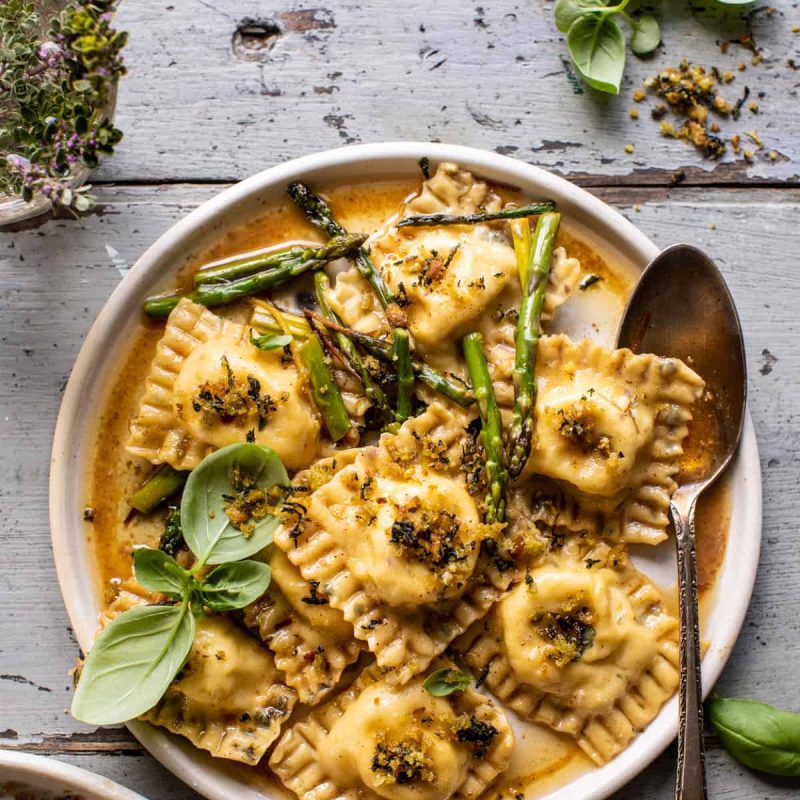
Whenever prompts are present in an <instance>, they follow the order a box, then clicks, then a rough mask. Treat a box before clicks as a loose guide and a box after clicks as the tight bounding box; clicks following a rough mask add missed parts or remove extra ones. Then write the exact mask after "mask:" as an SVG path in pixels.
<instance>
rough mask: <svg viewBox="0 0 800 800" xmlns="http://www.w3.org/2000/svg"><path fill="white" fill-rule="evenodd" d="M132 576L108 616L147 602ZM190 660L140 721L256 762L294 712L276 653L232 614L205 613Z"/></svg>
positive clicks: (202, 746) (291, 692)
mask: <svg viewBox="0 0 800 800" xmlns="http://www.w3.org/2000/svg"><path fill="white" fill-rule="evenodd" d="M140 591H141V590H140V589H139V587H138V584H136V583H135V582H133V581H131V582H130V583H129V585H128V586H127V587H126V588H125V589H123V591H121V592H120V594H119V596H118V597H117V599H116V600H115V601H114V602H113V603H112V604H111V605H110V606H109V608H108V609H107V610H106V612H105V613H104V614H103V616H102V618H101V621H102V622H104V623H106V624H107V623H108V622H109V621H110V620H111V619H113V618H114V617H115V616H116V615H117V614H120V613H122V612H123V611H127V610H128V609H129V608H133V607H134V606H137V605H141V604H143V603H146V602H147V600H146V599H145V597H144V596H143V594H142V593H140ZM196 626H197V627H196V633H195V638H194V643H193V644H192V650H191V652H190V654H189V658H188V659H187V662H186V664H185V665H184V667H183V669H182V670H181V671H180V672H179V673H178V675H177V677H176V678H175V680H174V681H173V682H172V683H171V684H170V686H169V688H168V689H167V691H166V692H165V693H164V696H163V697H162V698H161V700H159V702H158V703H157V704H156V705H155V706H154V707H153V708H152V709H150V711H148V712H147V713H146V714H143V715H142V716H141V717H140V719H142V720H144V721H145V722H150V723H152V724H153V725H158V726H160V727H162V728H166V729H167V730H168V731H170V732H171V733H174V734H177V735H178V736H183V737H185V738H186V739H188V740H189V741H190V742H191V743H192V744H193V745H194V746H195V747H198V748H200V749H201V750H207V751H208V752H209V753H210V754H211V755H212V756H214V757H215V758H225V759H229V760H231V761H239V762H241V763H243V764H249V765H255V764H257V763H258V762H259V761H260V760H261V758H262V756H263V755H264V753H265V752H266V751H267V748H268V747H269V746H270V745H271V744H272V742H273V741H274V740H275V739H276V738H277V737H278V734H279V733H280V730H281V725H282V724H283V722H284V721H285V720H287V719H288V718H289V716H290V714H291V713H292V709H293V708H294V705H295V703H296V702H297V694H296V692H295V691H294V690H293V689H290V688H289V687H287V686H286V685H285V684H284V683H283V678H282V675H281V673H280V672H279V671H278V670H277V669H276V667H275V662H274V660H273V658H272V654H271V653H270V652H269V651H268V650H266V649H265V648H263V647H261V646H260V645H259V644H258V642H257V641H256V640H255V639H253V637H252V636H250V635H249V634H247V633H245V632H244V631H243V630H241V628H239V627H238V626H237V625H236V624H235V623H234V622H232V621H231V620H230V619H229V618H228V617H223V616H202V617H200V618H198V619H197V621H196Z"/></svg>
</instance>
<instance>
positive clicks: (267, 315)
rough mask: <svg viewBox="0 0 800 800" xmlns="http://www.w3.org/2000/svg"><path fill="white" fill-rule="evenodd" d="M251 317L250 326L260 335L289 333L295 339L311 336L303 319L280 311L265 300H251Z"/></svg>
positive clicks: (309, 329) (309, 328)
mask: <svg viewBox="0 0 800 800" xmlns="http://www.w3.org/2000/svg"><path fill="white" fill-rule="evenodd" d="M251 303H252V304H253V316H252V317H251V319H250V324H251V325H252V326H253V328H255V330H257V331H259V332H261V333H290V334H291V335H292V336H293V337H294V338H295V339H307V338H308V337H309V336H311V332H312V331H311V326H310V325H309V324H308V322H307V321H306V320H305V318H304V317H301V316H298V315H297V314H290V313H289V312H288V311H280V310H279V309H277V308H275V306H273V305H272V303H269V302H267V301H266V300H251Z"/></svg>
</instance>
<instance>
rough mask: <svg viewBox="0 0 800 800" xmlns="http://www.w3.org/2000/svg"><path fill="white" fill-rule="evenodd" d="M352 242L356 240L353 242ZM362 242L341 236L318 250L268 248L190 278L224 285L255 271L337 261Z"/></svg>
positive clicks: (198, 281)
mask: <svg viewBox="0 0 800 800" xmlns="http://www.w3.org/2000/svg"><path fill="white" fill-rule="evenodd" d="M356 239H358V240H359V241H358V242H356ZM363 240H364V237H362V236H353V235H350V234H345V235H343V236H337V237H335V238H333V239H331V240H330V241H329V242H327V243H326V244H324V245H322V246H321V247H299V246H297V245H293V246H291V247H284V248H282V249H280V250H276V249H274V248H273V249H272V250H271V251H269V252H265V253H254V254H250V255H245V256H237V257H236V258H228V259H225V260H224V261H220V262H216V263H215V264H210V265H208V266H206V267H200V269H199V270H198V271H197V272H196V273H195V275H194V285H195V286H201V285H202V284H204V283H225V282H226V281H233V280H238V279H239V278H245V277H247V276H248V275H252V274H253V273H255V272H263V271H264V270H268V269H274V268H275V267H283V266H285V265H286V264H289V263H292V264H294V263H297V264H304V263H305V262H307V261H317V262H320V263H324V262H327V261H331V260H332V259H334V258H341V257H342V256H345V255H347V254H348V253H350V252H352V251H353V249H354V248H355V247H356V246H357V245H359V244H361V242H362V241H363Z"/></svg>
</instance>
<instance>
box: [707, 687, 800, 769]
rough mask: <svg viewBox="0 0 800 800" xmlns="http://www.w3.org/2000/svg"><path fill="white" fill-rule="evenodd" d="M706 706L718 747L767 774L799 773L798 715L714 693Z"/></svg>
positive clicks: (799, 737)
mask: <svg viewBox="0 0 800 800" xmlns="http://www.w3.org/2000/svg"><path fill="white" fill-rule="evenodd" d="M706 708H707V710H708V716H709V718H710V719H711V724H712V725H713V726H714V729H715V730H716V731H717V735H718V736H719V739H720V741H721V742H722V746H723V747H724V748H725V749H726V750H727V751H728V752H729V753H730V754H731V755H732V756H733V757H734V758H735V759H736V760H737V761H738V762H739V763H740V764H744V765H745V766H746V767H750V768H751V769H756V770H759V771H761V772H768V773H770V774H771V775H783V776H789V777H798V776H800V714H792V713H791V712H789V711H781V709H779V708H775V707H774V706H770V705H767V704H766V703H758V702H756V701H755V700H735V699H732V698H728V697H717V696H714V697H712V698H711V699H710V700H709V701H708V703H707V704H706Z"/></svg>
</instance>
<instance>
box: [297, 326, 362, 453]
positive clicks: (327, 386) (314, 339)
mask: <svg viewBox="0 0 800 800" xmlns="http://www.w3.org/2000/svg"><path fill="white" fill-rule="evenodd" d="M300 358H301V359H302V361H303V364H304V366H305V368H306V370H308V377H309V380H310V381H311V394H312V395H313V397H314V402H315V403H316V406H317V408H318V409H319V413H320V414H322V419H323V421H324V423H325V427H326V428H327V429H328V433H329V435H330V437H331V439H333V441H334V442H338V441H339V439H341V438H342V437H343V436H344V435H345V434H346V433H347V432H348V431H349V430H350V417H349V415H348V414H347V409H346V408H345V406H344V401H343V400H342V395H341V392H340V391H339V387H338V386H337V385H336V381H335V380H334V379H333V375H332V374H331V370H330V367H329V366H328V363H327V361H326V360H325V351H324V350H323V347H322V342H320V340H319V336H317V335H316V334H315V333H314V334H311V336H309V337H308V339H306V341H305V342H304V343H303V344H302V345H301V346H300Z"/></svg>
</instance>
